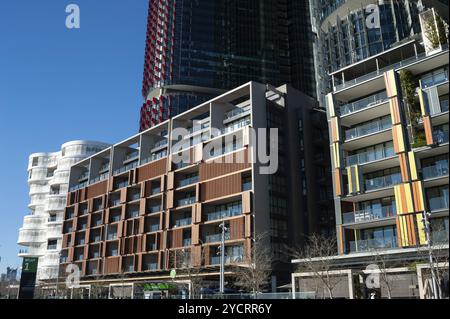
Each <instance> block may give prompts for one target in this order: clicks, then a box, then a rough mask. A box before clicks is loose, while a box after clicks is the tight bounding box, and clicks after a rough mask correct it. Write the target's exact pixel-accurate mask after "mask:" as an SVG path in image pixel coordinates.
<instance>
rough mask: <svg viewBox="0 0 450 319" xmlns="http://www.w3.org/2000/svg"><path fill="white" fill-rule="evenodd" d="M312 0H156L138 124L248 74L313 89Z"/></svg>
mask: <svg viewBox="0 0 450 319" xmlns="http://www.w3.org/2000/svg"><path fill="white" fill-rule="evenodd" d="M309 20H310V18H309V10H308V1H297V0H282V1H280V0H263V1H249V0H245V1H242V0H239V1H238V0H231V1H230V0H216V1H209V0H195V1H194V0H176V1H175V0H150V1H149V10H148V22H147V39H146V50H145V63H144V75H143V88H142V95H143V98H144V104H143V106H142V108H141V114H140V130H141V131H142V130H145V129H147V128H149V127H150V126H152V125H156V124H158V123H161V122H163V121H165V120H166V119H168V118H169V117H171V116H174V115H177V114H179V113H181V112H183V111H185V110H187V109H189V108H191V107H194V106H196V105H198V104H200V103H201V102H204V101H206V100H208V99H210V98H212V97H214V96H217V95H219V94H221V93H224V92H225V91H226V90H230V89H233V88H235V87H237V86H239V85H242V84H244V83H246V82H248V81H257V82H260V83H269V84H271V85H274V86H279V85H282V84H286V83H288V84H291V85H292V86H293V87H294V88H296V89H299V90H301V91H302V92H304V93H306V94H308V95H310V96H314V94H315V81H314V61H313V57H312V41H311V32H310V29H311V24H310V23H309Z"/></svg>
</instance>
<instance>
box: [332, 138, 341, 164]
mask: <svg viewBox="0 0 450 319" xmlns="http://www.w3.org/2000/svg"><path fill="white" fill-rule="evenodd" d="M331 148H332V151H333V162H334V168H340V167H341V160H340V158H341V157H340V154H339V152H340V148H339V143H333V144H332V145H331Z"/></svg>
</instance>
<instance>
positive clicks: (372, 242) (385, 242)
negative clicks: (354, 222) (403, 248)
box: [349, 237, 397, 252]
mask: <svg viewBox="0 0 450 319" xmlns="http://www.w3.org/2000/svg"><path fill="white" fill-rule="evenodd" d="M349 246H350V252H367V251H371V250H378V249H390V248H395V247H397V238H396V237H386V238H377V239H366V240H357V241H350V242H349Z"/></svg>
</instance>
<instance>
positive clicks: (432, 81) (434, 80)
mask: <svg viewBox="0 0 450 319" xmlns="http://www.w3.org/2000/svg"><path fill="white" fill-rule="evenodd" d="M438 75H439V76H436V74H435V75H434V76H433V77H429V80H428V81H425V80H422V88H424V89H426V88H429V87H432V86H436V85H439V84H442V83H444V82H447V81H448V70H447V69H444V70H441V72H440V73H439V74H438ZM424 77H427V76H426V75H425V76H424Z"/></svg>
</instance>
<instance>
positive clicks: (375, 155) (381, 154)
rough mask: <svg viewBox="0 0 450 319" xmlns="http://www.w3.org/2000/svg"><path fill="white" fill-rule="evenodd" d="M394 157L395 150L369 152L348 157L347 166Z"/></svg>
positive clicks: (384, 149)
mask: <svg viewBox="0 0 450 319" xmlns="http://www.w3.org/2000/svg"><path fill="white" fill-rule="evenodd" d="M394 155H395V151H394V148H393V147H387V148H383V149H381V150H376V151H368V152H364V153H359V154H355V155H350V156H347V158H346V164H347V166H352V165H361V164H365V163H369V162H373V161H377V160H381V159H385V158H389V157H392V156H394Z"/></svg>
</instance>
